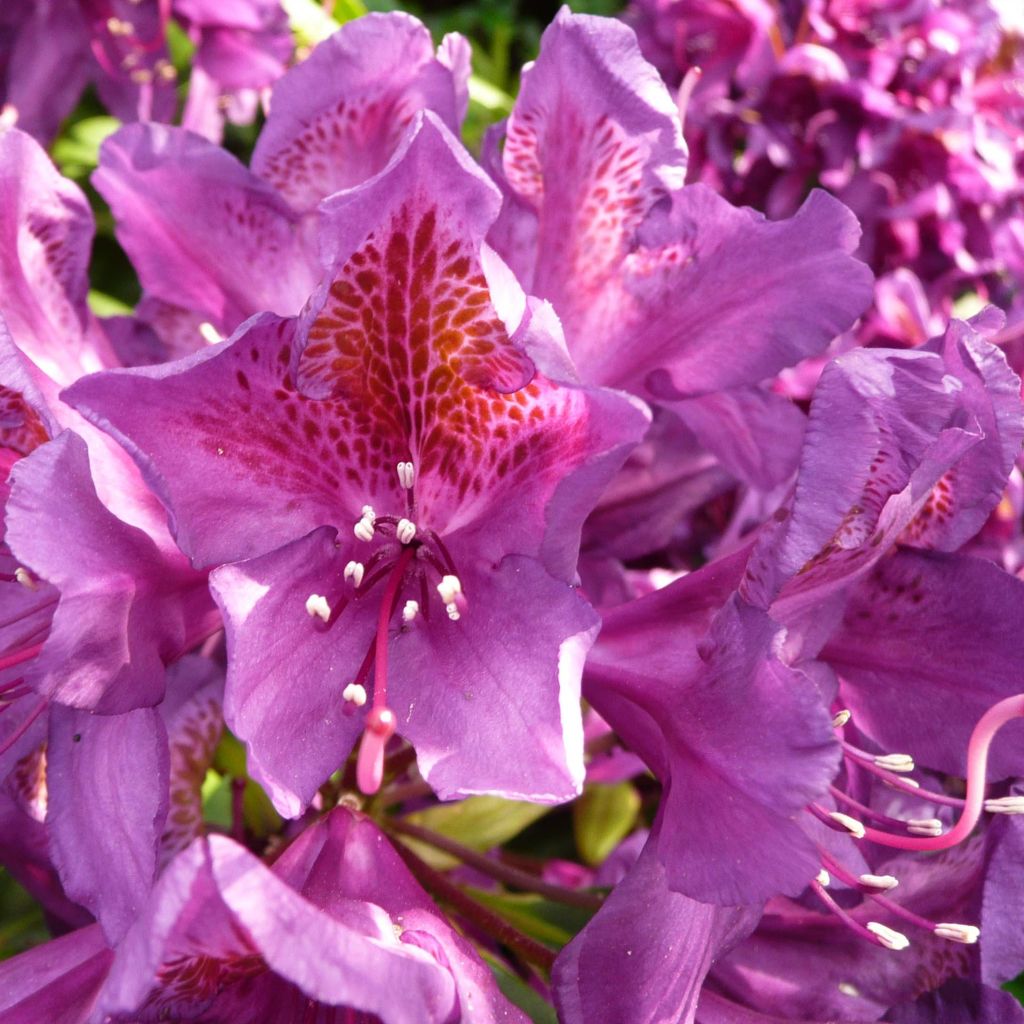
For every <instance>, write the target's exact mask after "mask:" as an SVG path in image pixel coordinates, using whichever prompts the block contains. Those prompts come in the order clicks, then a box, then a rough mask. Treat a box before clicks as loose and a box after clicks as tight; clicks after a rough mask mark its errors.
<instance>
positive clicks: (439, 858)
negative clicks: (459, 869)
mask: <svg viewBox="0 0 1024 1024" xmlns="http://www.w3.org/2000/svg"><path fill="white" fill-rule="evenodd" d="M550 810H551V808H550V807H547V806H545V805H544V804H531V803H523V802H520V801H516V800H502V799H501V798H500V797H496V796H471V797H469V798H468V799H466V800H460V801H458V802H457V803H450V804H437V805H435V806H434V807H428V808H426V809H425V810H422V811H416V812H415V813H413V814H410V815H409V816H408V819H407V820H408V821H410V822H412V823H413V824H414V825H419V826H421V827H422V828H427V829H430V831H431V832H439V833H441V835H444V836H448V838H449V839H457V840H458V841H459V842H460V843H462V845H463V846H469V847H472V848H473V849H474V850H479V851H481V852H483V851H484V850H490V849H491V848H492V847H495V846H501V844H502V843H506V842H508V840H509V839H511V838H512V837H513V836H516V835H518V834H519V833H520V832H522V831H523V829H524V828H526V827H527V826H528V825H532V824H533V823H534V822H535V821H537V820H538V819H539V818H542V817H544V815H545V814H547V813H548V811H550ZM402 841H403V842H407V843H408V844H409V846H411V847H412V848H413V849H414V850H415V852H416V853H417V854H418V855H419V856H421V857H422V858H423V859H424V860H425V861H426V862H427V863H428V864H429V865H430V866H431V867H433V868H436V869H437V870H439V871H445V870H447V869H448V868H453V867H455V866H456V865H457V864H458V863H459V861H458V860H457V859H456V858H454V857H452V856H450V855H449V854H447V853H442V852H441V851H440V850H435V849H434V848H433V847H432V846H428V845H426V844H425V843H421V842H418V841H417V840H415V839H409V838H406V837H404V836H403V838H402Z"/></svg>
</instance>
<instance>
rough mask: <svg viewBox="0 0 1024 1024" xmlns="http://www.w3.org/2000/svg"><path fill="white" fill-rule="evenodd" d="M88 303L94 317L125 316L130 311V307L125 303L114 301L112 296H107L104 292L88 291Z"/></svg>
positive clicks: (118, 300)
mask: <svg viewBox="0 0 1024 1024" xmlns="http://www.w3.org/2000/svg"><path fill="white" fill-rule="evenodd" d="M88 301H89V308H90V309H91V310H92V311H93V313H95V314H96V316H125V315H126V314H128V313H130V312H131V311H132V307H131V306H129V305H128V304H127V303H126V302H122V301H121V300H120V299H115V298H114V296H113V295H107V294H106V293H105V292H98V291H95V290H93V291H90V292H89V297H88Z"/></svg>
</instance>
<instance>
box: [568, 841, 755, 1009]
mask: <svg viewBox="0 0 1024 1024" xmlns="http://www.w3.org/2000/svg"><path fill="white" fill-rule="evenodd" d="M757 918H758V911H757V910H756V909H753V910H751V909H745V908H742V907H715V906H710V905H708V904H706V903H697V902H695V901H694V900H691V899H688V898H687V897H686V896H683V895H680V894H679V893H678V892H673V891H672V890H671V889H670V888H669V884H668V880H667V878H666V874H665V868H664V865H663V864H662V860H661V858H660V857H659V855H658V851H657V838H656V836H653V837H652V838H651V839H649V840H648V842H647V845H646V846H645V847H644V850H643V852H642V853H641V854H640V859H639V860H638V861H637V862H636V864H635V865H634V866H633V867H632V868H631V869H630V871H629V872H628V874H627V875H626V877H625V878H624V879H623V880H622V881H621V882H620V883H619V884H618V885H617V886H616V887H615V889H614V890H613V891H612V893H611V895H610V896H609V897H608V899H607V900H605V903H604V905H603V906H602V907H601V909H600V910H599V911H598V912H597V914H596V915H595V916H594V918H593V920H592V921H591V922H590V923H589V924H587V925H586V927H584V929H583V930H582V931H581V932H580V933H579V935H577V936H576V938H574V939H573V940H572V942H570V943H569V945H567V946H566V947H565V949H563V950H562V952H561V953H560V954H559V956H558V959H557V960H556V961H555V968H554V973H553V975H552V985H553V988H554V993H555V1000H556V1004H557V1006H558V1010H559V1020H561V1021H564V1022H565V1024H589V1022H591V1021H598V1020H601V1021H623V1022H625V1021H629V1024H661V1022H664V1021H678V1022H680V1024H683V1022H688V1021H692V1020H693V1012H694V1009H695V1007H696V1004H697V998H698V996H699V994H700V986H701V983H702V982H703V980H704V976H705V975H706V974H707V972H708V969H709V968H710V967H711V964H712V963H713V962H714V960H715V958H716V957H717V956H719V955H720V954H721V952H723V950H724V949H725V948H728V947H729V946H730V945H732V944H734V943H735V942H736V941H737V940H738V939H739V938H741V937H742V936H743V935H744V934H746V933H747V932H748V931H750V929H751V928H753V926H754V924H755V922H756V921H757Z"/></svg>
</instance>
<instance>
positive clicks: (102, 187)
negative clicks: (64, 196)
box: [93, 124, 315, 335]
mask: <svg viewBox="0 0 1024 1024" xmlns="http://www.w3.org/2000/svg"><path fill="white" fill-rule="evenodd" d="M93 182H94V184H95V186H96V188H97V189H98V190H99V191H100V193H101V194H102V195H103V197H104V198H105V199H106V200H107V202H109V203H110V206H111V208H112V210H113V212H114V218H115V221H116V224H117V228H116V231H117V237H118V240H119V241H120V243H121V244H122V245H123V246H124V248H125V250H126V252H127V253H128V255H129V256H130V257H131V260H132V263H133V264H134V265H135V269H136V270H137V272H138V274H139V279H140V280H141V282H142V286H143V287H144V288H145V289H146V291H147V292H148V293H150V294H151V295H153V296H155V297H156V298H159V299H162V300H163V301H164V302H167V303H170V304H172V305H177V306H183V307H186V308H188V309H190V310H194V311H197V312H199V313H201V314H203V316H204V317H205V318H206V319H208V320H209V321H210V322H211V323H212V324H213V326H214V327H215V328H216V329H217V330H218V331H219V332H220V333H221V334H225V335H226V334H230V333H231V332H232V331H233V330H234V329H235V328H236V327H237V326H238V325H239V324H240V323H241V322H242V321H243V320H245V319H246V318H247V317H249V316H252V315H253V314H254V313H258V312H260V311H262V310H271V311H273V312H275V313H278V314H280V315H282V316H287V315H290V314H294V313H296V312H298V310H299V309H300V308H301V307H302V303H303V302H304V301H305V299H306V296H307V295H308V294H309V292H310V290H311V289H312V285H313V281H314V280H315V278H314V272H313V268H312V266H311V260H310V257H309V255H308V254H307V250H306V247H305V246H304V244H303V242H302V239H301V238H300V235H299V230H298V226H297V216H296V214H295V213H293V212H292V210H291V209H289V207H288V206H287V205H286V204H285V203H284V201H283V200H282V199H281V198H280V196H278V195H277V193H276V192H275V191H274V190H273V189H272V188H271V187H270V186H269V185H267V184H266V183H265V182H263V181H261V180H260V179H259V178H257V177H256V176H255V175H253V174H252V173H251V172H250V171H249V170H247V169H246V168H245V167H244V166H243V165H242V164H241V163H239V162H238V161H237V160H236V159H235V158H234V157H233V156H231V155H230V154H229V153H227V152H226V151H225V150H223V149H221V148H220V147H219V146H215V145H213V143H210V142H208V141H206V140H205V139H202V138H200V137H199V136H197V135H193V134H192V133H191V132H187V131H185V130H184V129H181V128H170V127H167V126H166V125H157V124H135V125H128V126H126V127H124V128H122V129H121V130H120V131H119V132H117V133H116V134H115V135H112V136H111V137H110V138H109V139H107V140H106V141H105V142H104V143H103V147H102V149H101V151H100V165H99V167H98V168H97V170H96V172H95V173H94V175H93Z"/></svg>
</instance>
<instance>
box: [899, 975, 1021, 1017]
mask: <svg viewBox="0 0 1024 1024" xmlns="http://www.w3.org/2000/svg"><path fill="white" fill-rule="evenodd" d="M889 1020H891V1021H892V1022H893V1024H954V1022H956V1024H960V1022H961V1021H962V1022H963V1024H1021V1022H1022V1021H1024V1007H1022V1006H1021V1005H1020V1003H1019V1002H1018V1001H1017V1000H1016V999H1015V998H1014V997H1013V996H1012V995H1010V993H1009V992H1000V991H999V989H996V988H989V987H988V986H987V985H981V984H979V983H978V982H973V981H968V980H967V979H965V978H958V979H956V980H954V981H949V982H947V983H946V984H945V985H943V986H942V988H940V989H938V990H937V991H935V992H929V993H928V994H927V995H925V996H922V997H921V998H920V999H918V1000H917V1001H916V1002H915V1003H913V1004H905V1005H903V1006H897V1007H894V1008H893V1009H892V1010H891V1011H890V1013H889Z"/></svg>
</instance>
